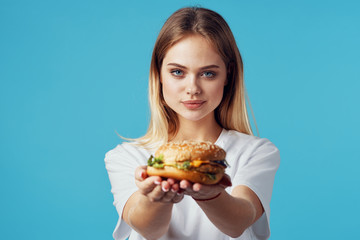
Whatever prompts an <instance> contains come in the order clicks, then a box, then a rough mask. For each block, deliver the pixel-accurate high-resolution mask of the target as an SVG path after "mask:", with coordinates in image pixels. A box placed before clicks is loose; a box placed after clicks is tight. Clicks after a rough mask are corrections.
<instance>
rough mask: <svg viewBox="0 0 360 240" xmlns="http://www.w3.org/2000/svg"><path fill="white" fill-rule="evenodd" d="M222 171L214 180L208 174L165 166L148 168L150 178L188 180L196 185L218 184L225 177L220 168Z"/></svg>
mask: <svg viewBox="0 0 360 240" xmlns="http://www.w3.org/2000/svg"><path fill="white" fill-rule="evenodd" d="M219 170H220V171H219V172H218V173H216V174H215V176H214V178H210V177H209V176H208V175H207V174H206V173H202V172H198V171H191V170H188V171H185V170H180V169H177V168H174V167H169V166H165V167H164V168H154V167H150V166H148V167H147V174H148V175H149V176H160V177H165V178H173V179H177V180H188V181H190V182H194V183H201V184H208V185H211V184H216V183H218V182H219V181H220V180H221V178H222V177H223V176H224V169H222V168H220V169H219Z"/></svg>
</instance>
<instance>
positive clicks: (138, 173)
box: [135, 166, 147, 181]
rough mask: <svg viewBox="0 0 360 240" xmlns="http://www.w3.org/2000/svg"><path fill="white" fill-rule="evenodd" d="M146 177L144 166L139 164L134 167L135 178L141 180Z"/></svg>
mask: <svg viewBox="0 0 360 240" xmlns="http://www.w3.org/2000/svg"><path fill="white" fill-rule="evenodd" d="M145 178H147V173H146V166H139V167H137V168H136V169H135V179H136V180H138V181H142V180H144V179H145Z"/></svg>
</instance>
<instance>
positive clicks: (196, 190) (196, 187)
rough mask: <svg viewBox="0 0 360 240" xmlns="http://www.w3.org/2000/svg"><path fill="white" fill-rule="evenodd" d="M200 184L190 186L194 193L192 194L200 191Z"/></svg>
mask: <svg viewBox="0 0 360 240" xmlns="http://www.w3.org/2000/svg"><path fill="white" fill-rule="evenodd" d="M202 186H203V185H202V184H200V183H194V185H193V186H192V190H193V191H194V192H199V191H200V190H201V189H202Z"/></svg>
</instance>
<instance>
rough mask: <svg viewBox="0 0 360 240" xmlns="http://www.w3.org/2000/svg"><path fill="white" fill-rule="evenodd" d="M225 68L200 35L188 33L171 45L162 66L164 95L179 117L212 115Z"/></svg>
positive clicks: (204, 117)
mask: <svg viewBox="0 0 360 240" xmlns="http://www.w3.org/2000/svg"><path fill="white" fill-rule="evenodd" d="M226 75H227V69H226V66H225V63H224V62H223V60H222V58H221V57H220V55H219V54H218V53H217V51H216V50H215V49H214V48H213V47H212V45H211V44H209V43H208V42H207V41H206V40H205V39H204V38H203V37H201V36H199V35H191V36H187V37H185V38H183V39H182V40H180V41H179V42H178V43H176V44H175V45H174V46H172V47H171V48H170V49H169V50H168V52H167V53H166V55H165V58H164V60H163V64H162V67H161V83H162V91H163V96H164V99H165V101H166V103H167V104H168V106H169V107H170V108H171V109H172V110H174V111H175V112H176V113H177V115H178V117H179V119H180V121H181V120H184V119H186V120H190V121H199V120H204V119H212V120H213V121H215V118H214V110H215V108H216V107H217V106H219V104H220V102H221V100H222V97H223V92H224V86H225V84H226V77H227V76H226Z"/></svg>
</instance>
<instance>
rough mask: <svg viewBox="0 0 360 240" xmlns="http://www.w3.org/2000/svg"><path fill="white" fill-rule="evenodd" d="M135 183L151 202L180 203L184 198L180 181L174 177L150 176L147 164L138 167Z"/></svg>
mask: <svg viewBox="0 0 360 240" xmlns="http://www.w3.org/2000/svg"><path fill="white" fill-rule="evenodd" d="M135 183H136V186H137V187H138V188H139V191H140V193H141V194H143V195H144V196H146V197H147V198H148V199H149V200H150V201H151V202H163V203H178V202H180V201H181V200H182V199H183V198H184V193H183V190H182V189H180V186H179V182H178V181H175V180H174V179H172V178H168V179H166V180H163V179H162V178H161V177H159V176H148V175H147V173H146V166H139V167H137V168H136V170H135Z"/></svg>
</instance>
